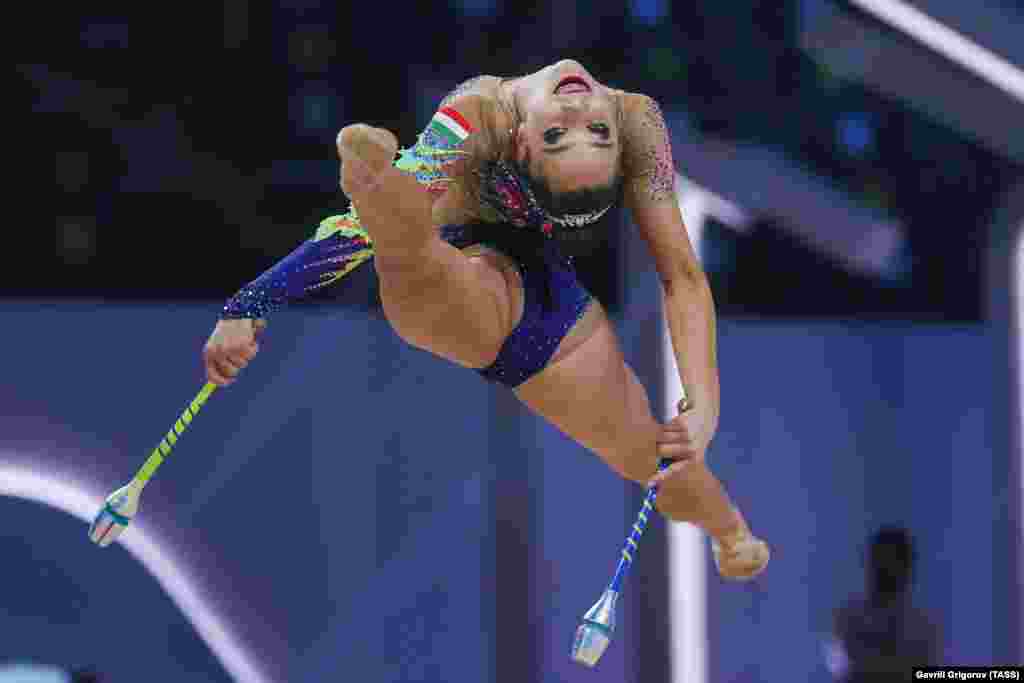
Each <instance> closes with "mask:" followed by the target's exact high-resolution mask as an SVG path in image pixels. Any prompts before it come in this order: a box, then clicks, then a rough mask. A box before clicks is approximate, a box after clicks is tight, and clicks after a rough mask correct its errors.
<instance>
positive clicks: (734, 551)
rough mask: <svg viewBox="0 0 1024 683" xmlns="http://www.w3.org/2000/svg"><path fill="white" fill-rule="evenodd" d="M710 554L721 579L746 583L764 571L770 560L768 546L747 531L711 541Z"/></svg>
mask: <svg viewBox="0 0 1024 683" xmlns="http://www.w3.org/2000/svg"><path fill="white" fill-rule="evenodd" d="M711 552H712V554H713V555H714V557H715V566H716V567H718V573H719V574H721V575H722V577H723V578H726V579H733V580H735V581H747V580H749V579H752V578H754V577H755V576H757V575H758V574H760V573H761V572H763V571H764V568H765V567H766V566H768V560H769V559H770V558H771V551H770V550H769V549H768V544H767V543H765V542H764V541H762V540H761V539H760V538H757V537H756V536H754V535H753V534H752V533H750V530H749V529H746V528H744V529H742V530H741V531H739V532H737V533H736V534H733V535H731V536H730V537H727V538H722V539H711Z"/></svg>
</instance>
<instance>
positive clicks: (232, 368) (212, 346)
mask: <svg viewBox="0 0 1024 683" xmlns="http://www.w3.org/2000/svg"><path fill="white" fill-rule="evenodd" d="M266 326H267V323H266V322H265V321H263V320H252V319H250V318H242V319H239V320H219V321H217V326H216V327H215V328H213V334H211V335H210V338H209V339H208V340H207V342H206V346H205V347H204V348H203V364H204V365H206V377H207V379H209V381H211V382H213V383H214V384H216V385H218V386H222V387H223V386H227V385H229V384H232V383H234V381H235V377H237V376H238V373H239V372H241V371H242V368H244V367H245V366H246V365H248V364H249V361H251V360H252V359H253V358H254V357H255V356H256V352H257V351H259V350H260V345H259V344H258V343H257V342H256V337H257V335H258V334H259V333H260V332H262V331H263V329H264V328H265V327H266Z"/></svg>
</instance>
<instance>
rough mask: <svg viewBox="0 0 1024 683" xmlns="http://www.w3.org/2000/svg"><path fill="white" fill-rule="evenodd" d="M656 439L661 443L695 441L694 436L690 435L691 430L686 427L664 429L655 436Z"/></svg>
mask: <svg viewBox="0 0 1024 683" xmlns="http://www.w3.org/2000/svg"><path fill="white" fill-rule="evenodd" d="M655 441H657V442H658V443H659V444H662V443H665V444H669V443H690V442H691V441H693V437H692V436H690V432H689V430H686V429H662V430H661V431H660V432H658V435H657V436H656V437H655Z"/></svg>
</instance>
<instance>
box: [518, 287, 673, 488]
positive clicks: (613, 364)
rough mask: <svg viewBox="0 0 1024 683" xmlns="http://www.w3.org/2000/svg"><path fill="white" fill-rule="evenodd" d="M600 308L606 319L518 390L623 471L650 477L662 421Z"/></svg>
mask: <svg viewBox="0 0 1024 683" xmlns="http://www.w3.org/2000/svg"><path fill="white" fill-rule="evenodd" d="M592 306H594V307H599V304H598V303H597V302H596V301H595V302H594V303H593V304H592ZM598 313H599V314H600V319H599V320H598V321H597V324H596V325H595V326H594V329H593V331H592V332H591V333H590V334H589V336H588V337H587V338H586V339H585V340H584V341H583V342H582V343H580V344H579V345H578V346H576V347H575V348H573V349H572V350H571V351H569V352H568V353H566V354H564V355H561V357H558V358H557V360H555V361H554V362H553V363H551V364H550V365H548V366H547V367H546V368H544V370H542V371H541V372H540V373H538V374H537V375H536V376H534V377H531V378H530V379H529V380H527V381H526V382H524V383H523V384H521V385H519V386H518V387H517V388H516V389H515V393H516V396H517V397H518V398H519V399H520V400H521V401H522V402H523V403H524V404H526V406H527V407H529V408H530V409H531V410H533V411H534V412H535V413H537V414H538V415H540V416H541V417H543V418H545V419H546V420H548V421H549V422H551V423H552V424H553V425H555V426H556V427H557V428H558V429H559V430H561V431H562V432H563V433H565V434H566V435H568V436H569V437H571V438H572V439H573V440H575V441H576V442H578V443H579V444H581V445H582V446H584V447H586V448H588V449H590V450H592V451H594V452H595V453H597V455H599V456H600V457H601V458H602V459H603V460H604V461H605V462H606V463H607V464H608V465H609V466H610V467H611V468H612V469H614V470H615V471H616V472H618V473H619V474H620V475H621V476H623V477H625V478H627V479H631V480H633V481H639V482H644V481H647V479H648V478H649V477H650V476H651V475H652V474H653V473H654V472H655V471H656V467H657V446H656V439H657V433H658V428H659V426H658V423H657V421H656V420H655V418H654V416H653V414H652V412H651V407H650V403H649V401H648V398H647V392H646V391H645V390H644V388H643V385H641V384H640V382H639V380H637V378H636V375H635V374H634V372H633V370H632V369H631V368H630V367H629V366H628V365H627V364H626V360H625V358H624V357H623V355H622V350H621V349H620V347H619V343H618V339H617V338H616V336H615V330H614V329H613V328H612V325H611V322H610V321H609V320H608V318H607V316H606V315H604V313H603V311H601V310H600V308H598Z"/></svg>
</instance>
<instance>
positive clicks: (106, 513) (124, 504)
mask: <svg viewBox="0 0 1024 683" xmlns="http://www.w3.org/2000/svg"><path fill="white" fill-rule="evenodd" d="M140 493H142V487H141V486H140V485H139V484H138V483H137V482H135V481H132V482H131V483H130V484H127V485H125V486H122V487H121V488H119V489H118V490H116V491H114V492H113V493H111V494H110V495H109V496H107V500H106V501H105V502H104V503H103V507H101V508H100V510H99V512H97V513H96V517H95V518H94V519H93V521H92V524H91V525H90V526H89V539H90V540H92V542H93V543H95V544H96V545H98V546H100V547H101V548H105V547H107V546H108V545H110V544H111V543H113V542H114V541H115V540H117V537H118V536H120V535H121V532H122V531H124V530H125V529H126V528H127V527H128V525H129V524H130V523H131V521H132V518H133V517H135V513H136V512H137V511H138V509H139V494H140Z"/></svg>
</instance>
